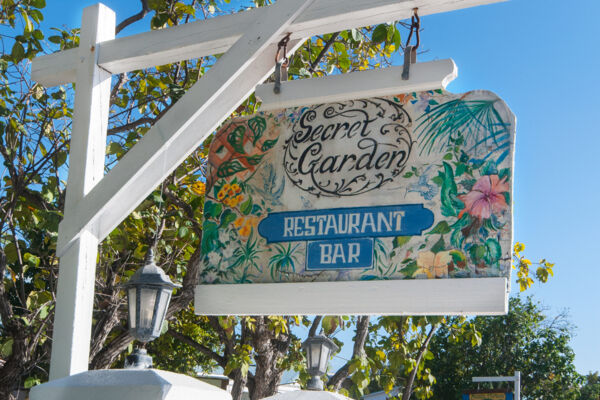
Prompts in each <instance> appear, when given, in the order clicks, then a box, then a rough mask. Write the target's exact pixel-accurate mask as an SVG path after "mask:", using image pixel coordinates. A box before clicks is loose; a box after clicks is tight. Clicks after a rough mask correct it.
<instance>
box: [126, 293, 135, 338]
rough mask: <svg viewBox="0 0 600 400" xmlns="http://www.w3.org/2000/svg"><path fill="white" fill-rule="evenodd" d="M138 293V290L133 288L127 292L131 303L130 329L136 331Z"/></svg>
mask: <svg viewBox="0 0 600 400" xmlns="http://www.w3.org/2000/svg"><path fill="white" fill-rule="evenodd" d="M136 291H137V289H136V288H134V287H132V288H129V290H128V291H127V293H128V297H129V299H128V301H129V327H130V328H132V329H134V328H135V326H136V320H135V317H136V314H137V313H136V310H137V303H136V298H137V296H136Z"/></svg>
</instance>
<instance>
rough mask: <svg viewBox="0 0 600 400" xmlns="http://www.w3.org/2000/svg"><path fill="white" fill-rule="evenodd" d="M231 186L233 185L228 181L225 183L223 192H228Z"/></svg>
mask: <svg viewBox="0 0 600 400" xmlns="http://www.w3.org/2000/svg"><path fill="white" fill-rule="evenodd" d="M230 187H231V185H230V184H229V183H226V184H224V185H223V187H222V188H221V190H223V192H227V191H228V190H229V188H230Z"/></svg>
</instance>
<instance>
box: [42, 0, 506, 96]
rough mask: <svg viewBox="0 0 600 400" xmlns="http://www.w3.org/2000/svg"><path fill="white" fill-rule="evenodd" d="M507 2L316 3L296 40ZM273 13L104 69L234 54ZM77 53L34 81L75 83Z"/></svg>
mask: <svg viewBox="0 0 600 400" xmlns="http://www.w3.org/2000/svg"><path fill="white" fill-rule="evenodd" d="M500 1H505V0H315V2H314V3H313V4H312V5H311V6H310V7H309V8H308V9H307V10H306V12H304V13H302V15H300V16H299V17H298V18H297V20H295V21H294V22H293V23H292V24H291V25H290V27H289V28H288V30H287V31H288V32H291V33H292V36H291V38H292V39H298V40H299V39H304V38H306V37H310V36H314V35H322V34H326V33H331V32H336V31H339V30H343V29H352V28H359V27H363V26H367V25H373V24H379V23H382V22H389V21H394V20H400V19H406V18H409V17H410V16H411V15H412V12H413V11H412V10H413V8H414V7H418V8H419V14H420V15H421V16H423V15H428V14H435V13H440V12H446V11H452V10H458V9H461V8H467V7H473V6H478V5H483V4H491V3H497V2H500ZM267 9H268V7H264V8H259V9H253V10H249V11H244V12H241V13H238V14H233V15H227V16H220V17H215V18H210V19H207V20H203V21H196V22H192V23H189V24H184V25H179V26H175V27H170V28H166V29H161V30H155V31H150V32H145V33H141V34H137V35H132V36H129V37H125V38H119V39H115V40H112V41H109V42H106V43H104V44H102V45H101V46H100V51H99V60H98V63H99V65H100V66H101V67H102V68H104V69H106V70H107V71H111V72H112V73H115V74H116V73H121V72H127V71H132V70H135V69H143V68H150V67H153V66H156V65H162V64H168V63H171V62H176V61H181V60H188V59H192V58H197V57H203V56H207V55H212V54H218V53H223V52H225V51H226V50H227V49H229V48H230V47H231V46H232V45H233V44H234V43H235V42H236V41H237V40H238V39H239V38H240V37H241V36H242V35H243V34H244V32H245V31H246V30H247V29H249V28H250V27H251V26H253V25H254V24H255V23H256V22H257V21H260V20H262V19H264V18H265V16H266V14H265V13H266V12H267ZM77 62H78V60H77V53H76V52H75V51H72V50H67V51H62V52H60V53H56V54H50V55H46V56H42V57H38V58H36V59H34V61H33V65H32V72H31V74H32V78H33V79H34V80H35V81H37V82H39V83H41V84H42V85H45V86H55V85H58V84H62V83H68V82H72V81H73V79H74V76H75V72H74V71H75V68H74V66H75V65H76V64H77Z"/></svg>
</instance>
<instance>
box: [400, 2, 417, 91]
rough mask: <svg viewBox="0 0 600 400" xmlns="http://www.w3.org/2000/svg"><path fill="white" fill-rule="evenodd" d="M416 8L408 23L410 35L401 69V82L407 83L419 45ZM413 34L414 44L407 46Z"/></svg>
mask: <svg viewBox="0 0 600 400" xmlns="http://www.w3.org/2000/svg"><path fill="white" fill-rule="evenodd" d="M418 10H419V9H418V8H416V7H415V8H414V9H413V16H412V18H411V21H410V22H411V23H410V33H409V34H408V39H407V40H406V45H405V46H404V66H403V68H402V80H404V81H407V80H408V79H409V77H410V64H414V63H416V62H417V49H418V48H419V44H421V38H420V35H419V30H420V29H421V19H420V18H419V13H418ZM413 33H415V37H416V43H415V45H414V46H411V45H409V43H410V40H411V39H412V35H413Z"/></svg>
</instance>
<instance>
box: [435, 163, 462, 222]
mask: <svg viewBox="0 0 600 400" xmlns="http://www.w3.org/2000/svg"><path fill="white" fill-rule="evenodd" d="M440 174H442V173H441V172H440ZM442 175H443V177H442V178H443V182H442V190H441V201H442V207H441V208H442V215H444V216H446V217H455V216H457V215H458V212H459V211H460V210H462V209H463V208H464V207H465V205H464V203H463V202H462V201H460V199H459V198H458V196H457V191H456V182H454V172H453V171H452V167H451V166H450V164H448V163H447V162H444V173H443V174H442Z"/></svg>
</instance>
